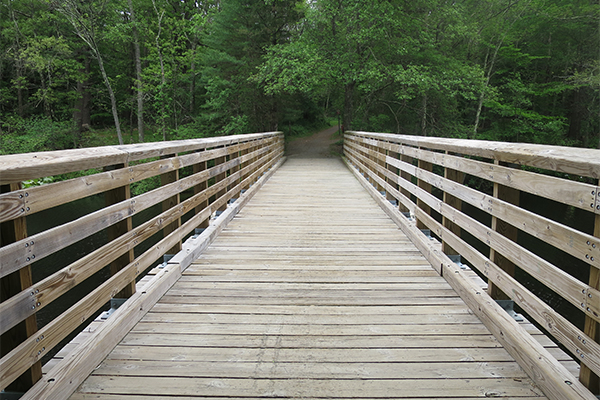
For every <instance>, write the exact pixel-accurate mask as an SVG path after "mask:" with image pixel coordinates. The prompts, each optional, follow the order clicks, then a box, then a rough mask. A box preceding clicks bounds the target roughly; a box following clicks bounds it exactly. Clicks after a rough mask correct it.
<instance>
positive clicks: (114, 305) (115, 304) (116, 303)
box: [100, 298, 127, 319]
mask: <svg viewBox="0 0 600 400" xmlns="http://www.w3.org/2000/svg"><path fill="white" fill-rule="evenodd" d="M126 301H127V299H119V298H113V299H110V309H109V310H108V311H105V312H103V313H102V316H101V317H100V318H101V319H108V317H110V316H111V315H112V313H114V312H115V311H117V309H118V308H119V307H121V306H122V305H123V303H125V302H126Z"/></svg>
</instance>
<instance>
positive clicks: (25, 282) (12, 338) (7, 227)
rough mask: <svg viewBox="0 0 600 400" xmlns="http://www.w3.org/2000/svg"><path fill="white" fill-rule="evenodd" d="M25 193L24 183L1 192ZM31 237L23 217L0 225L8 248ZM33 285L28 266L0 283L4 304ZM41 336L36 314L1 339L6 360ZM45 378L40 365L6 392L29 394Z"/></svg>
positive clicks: (24, 375)
mask: <svg viewBox="0 0 600 400" xmlns="http://www.w3.org/2000/svg"><path fill="white" fill-rule="evenodd" d="M20 189H21V183H13V184H9V185H2V187H1V190H0V192H2V193H6V192H12V191H15V190H20ZM26 237H27V224H26V221H25V217H19V218H16V219H13V220H11V221H6V222H4V223H2V224H0V242H1V243H0V245H1V246H5V245H7V244H10V243H14V242H17V241H19V240H21V239H25V238H26ZM31 285H32V278H31V266H30V265H27V266H25V267H23V268H21V269H20V270H19V271H15V272H13V273H12V274H9V275H7V276H5V277H4V278H2V279H1V280H0V301H2V302H3V301H5V300H7V299H9V298H10V297H12V296H14V295H16V294H17V293H19V292H21V291H22V290H24V289H27V288H29V287H30V286H31ZM36 332H37V322H36V317H35V314H33V315H31V316H29V317H28V318H26V319H25V320H24V321H22V322H20V323H19V324H17V325H16V326H14V327H13V328H12V329H9V330H8V331H6V332H5V333H4V334H3V335H2V336H1V338H0V352H1V357H4V356H5V355H6V354H8V353H9V352H10V351H11V350H12V349H14V348H15V347H17V346H19V345H20V344H21V343H22V342H23V341H24V340H25V339H27V338H28V337H30V336H32V335H34V334H35V333H36ZM41 378H42V364H41V362H40V361H38V362H36V363H35V364H33V365H32V366H31V368H29V369H28V370H27V371H26V372H24V373H23V374H22V375H21V376H20V377H19V378H17V379H16V380H15V381H14V382H13V383H12V384H10V385H9V386H8V387H7V388H6V389H5V390H6V391H7V392H20V393H22V392H26V391H27V390H29V388H31V387H32V386H33V385H34V384H35V383H36V382H37V381H39V380H40V379H41Z"/></svg>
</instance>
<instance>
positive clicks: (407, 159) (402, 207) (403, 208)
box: [400, 154, 413, 213]
mask: <svg viewBox="0 0 600 400" xmlns="http://www.w3.org/2000/svg"><path fill="white" fill-rule="evenodd" d="M400 161H402V162H405V163H407V164H410V165H412V164H413V159H412V157H409V156H406V155H404V154H402V155H401V156H400ZM411 177H412V175H411V174H409V173H408V172H405V171H400V178H402V179H404V180H405V181H408V182H411V179H412V178H411ZM400 193H402V194H403V195H404V196H406V197H407V198H409V199H410V198H411V197H410V196H411V194H410V192H409V191H408V190H406V189H404V188H400ZM409 211H410V210H409V209H408V208H407V207H406V206H405V205H403V204H402V203H400V212H406V213H407V212H409Z"/></svg>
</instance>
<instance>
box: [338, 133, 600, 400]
mask: <svg viewBox="0 0 600 400" xmlns="http://www.w3.org/2000/svg"><path fill="white" fill-rule="evenodd" d="M344 151H345V156H346V157H347V159H348V160H349V161H350V162H351V163H352V164H353V165H354V166H355V167H356V168H357V169H358V171H360V173H361V174H362V175H363V176H364V177H365V178H367V179H368V180H369V182H370V183H371V185H372V186H373V189H376V190H378V191H380V192H381V193H382V195H383V196H385V197H387V200H390V201H391V202H394V204H397V207H398V208H395V206H394V208H395V211H396V212H397V214H398V215H399V216H402V214H401V213H403V214H404V215H405V216H406V217H408V218H404V217H401V218H404V221H402V223H403V224H405V225H406V226H409V225H410V224H412V226H413V227H415V228H418V229H420V230H429V231H430V232H431V235H432V236H434V237H437V238H438V239H439V242H441V250H442V251H443V253H445V254H446V255H449V256H453V257H449V258H451V259H452V260H456V259H457V257H455V255H460V256H461V257H462V261H463V262H468V263H469V264H470V265H471V266H473V267H474V268H475V269H476V270H477V271H478V273H479V274H480V275H481V276H484V277H485V278H487V280H488V285H489V288H488V293H489V294H490V295H491V296H492V298H495V299H499V300H503V299H512V300H514V302H515V303H516V304H517V305H518V306H519V307H520V308H521V310H523V311H524V312H525V313H526V314H527V315H528V316H529V317H530V318H531V319H533V320H535V321H536V322H537V323H538V324H539V325H541V326H542V327H543V328H545V329H546V330H547V331H548V332H549V333H550V334H551V335H552V337H553V338H554V340H555V341H557V342H559V343H560V344H562V345H563V346H564V347H565V348H566V349H567V350H569V352H570V353H571V354H572V356H573V357H574V358H575V359H577V360H578V361H579V362H580V363H581V372H580V380H581V382H582V383H583V384H584V385H585V386H587V387H588V388H590V390H592V391H594V392H597V391H598V380H597V379H598V378H597V376H598V375H600V344H599V343H598V342H599V341H598V337H599V333H600V332H599V331H600V330H599V329H598V322H599V321H600V290H599V288H600V286H599V284H600V274H599V269H600V238H599V236H600V187H599V185H598V179H599V178H600V150H593V149H579V148H567V147H556V146H544V145H533V144H520V143H519V144H517V143H500V142H488V141H476V140H460V139H447V138H433V137H417V136H406V135H394V134H381V133H367V132H347V134H346V136H345V141H344ZM383 196H382V198H383ZM396 202H397V203H396ZM385 203H386V204H387V206H391V205H390V203H389V202H387V201H386V202H385ZM382 204H383V203H382ZM556 204H558V205H559V207H552V205H556ZM553 208H554V209H560V210H562V213H563V214H564V213H565V212H566V214H568V215H567V218H565V217H564V215H557V213H556V212H555V213H554V214H553V213H552V211H550V210H551V209H553ZM569 216H570V218H568V217H569ZM413 231H416V230H415V229H413ZM417 232H418V231H417ZM427 251H429V250H427ZM431 259H432V260H438V261H439V262H438V264H437V265H435V264H434V266H435V267H436V268H439V271H438V272H440V273H441V274H443V275H444V276H446V277H447V276H449V275H450V274H451V272H452V275H457V274H460V268H457V267H456V266H455V265H448V264H444V263H443V259H444V258H443V257H442V258H439V257H437V256H432V257H431ZM440 260H442V261H440ZM465 260H466V261H465ZM451 278H452V277H451ZM447 279H448V277H447ZM473 290H474V291H476V289H473ZM477 294H478V293H477ZM484 317H485V316H484ZM498 329H499V330H498V332H497V333H499V334H500V335H505V334H506V332H507V331H508V330H509V328H508V327H506V328H504V330H503V329H502V327H500V328H498ZM510 346H511V344H510V343H509V344H508V347H510ZM516 358H517V357H516ZM533 359H535V355H533ZM530 361H531V360H530ZM529 372H531V371H529ZM534 373H535V371H534ZM558 384H560V382H558ZM559 398H560V396H559Z"/></svg>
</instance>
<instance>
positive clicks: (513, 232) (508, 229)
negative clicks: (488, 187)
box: [488, 161, 520, 300]
mask: <svg viewBox="0 0 600 400" xmlns="http://www.w3.org/2000/svg"><path fill="white" fill-rule="evenodd" d="M494 164H496V165H499V163H498V161H494ZM494 197H495V198H497V199H499V200H504V201H506V202H507V203H510V204H514V205H516V206H518V205H519V197H520V192H519V191H518V190H516V189H513V188H511V187H508V186H504V185H500V184H498V183H496V182H494ZM492 230H494V231H496V232H498V233H500V234H501V235H502V236H505V237H507V238H508V239H510V240H512V241H513V242H515V243H516V242H517V238H518V235H519V230H518V229H517V228H515V227H514V226H512V225H510V224H507V223H506V222H504V221H503V220H498V218H496V217H494V216H492ZM490 260H491V261H492V262H493V263H494V264H496V265H497V266H499V267H500V268H502V269H503V270H504V271H505V272H506V273H508V274H509V275H510V276H513V277H514V276H515V264H514V263H513V262H512V261H509V260H508V259H506V258H505V257H504V256H503V255H502V254H499V253H497V252H496V251H495V250H494V249H490ZM488 293H489V295H490V296H491V297H492V299H494V300H509V299H510V298H509V297H508V296H507V295H506V294H505V293H503V292H502V291H501V290H500V289H498V287H497V286H496V285H494V283H493V282H490V283H489V284H488Z"/></svg>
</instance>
